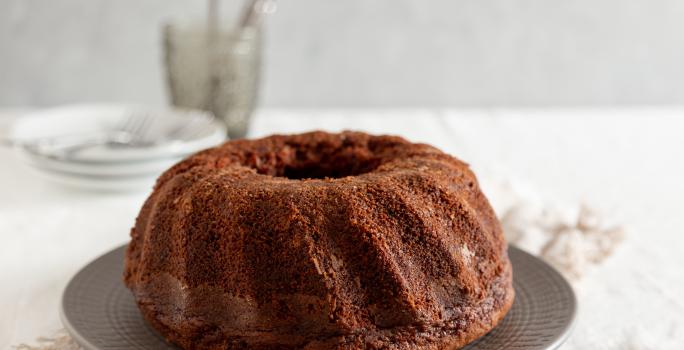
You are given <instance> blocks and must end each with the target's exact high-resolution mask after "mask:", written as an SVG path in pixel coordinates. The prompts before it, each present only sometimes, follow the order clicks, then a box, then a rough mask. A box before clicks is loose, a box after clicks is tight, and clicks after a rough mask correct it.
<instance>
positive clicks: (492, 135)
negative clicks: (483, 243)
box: [0, 108, 684, 349]
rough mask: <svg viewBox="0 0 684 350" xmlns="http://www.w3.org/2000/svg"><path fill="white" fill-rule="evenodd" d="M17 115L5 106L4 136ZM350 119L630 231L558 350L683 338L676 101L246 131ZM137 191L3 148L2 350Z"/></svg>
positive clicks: (679, 113) (51, 301) (122, 229)
mask: <svg viewBox="0 0 684 350" xmlns="http://www.w3.org/2000/svg"><path fill="white" fill-rule="evenodd" d="M16 114H17V113H14V112H12V111H4V112H2V111H0V131H1V130H2V124H7V120H8V119H9V118H10V117H12V116H14V115H16ZM3 120H4V122H3ZM346 128H349V129H358V130H366V131H370V132H375V133H392V134H400V135H403V136H406V137H408V138H409V139H411V140H414V141H421V142H427V143H431V144H434V145H436V146H438V147H440V148H442V149H444V150H445V151H447V152H450V153H452V154H454V155H456V156H458V157H460V158H462V159H464V160H466V161H468V162H469V163H471V165H472V166H473V168H474V169H475V171H476V172H487V173H496V174H498V175H499V176H505V177H508V176H510V177H511V178H516V179H522V180H524V181H526V182H527V183H529V184H532V185H533V186H534V187H535V188H536V189H537V190H538V191H539V193H540V194H541V195H542V196H543V197H544V198H546V199H548V200H549V201H561V202H565V203H579V202H580V201H585V202H587V203H589V204H590V205H591V206H593V207H596V208H598V209H600V210H602V211H603V212H607V213H610V214H612V215H613V216H614V217H616V218H618V220H620V222H622V223H624V224H625V225H626V226H627V227H628V228H629V229H630V234H629V235H628V237H627V239H626V240H625V242H624V243H623V244H622V245H621V246H620V247H619V249H618V250H617V252H616V254H615V255H614V256H612V257H610V258H609V259H608V260H607V261H606V262H605V263H604V264H603V265H602V266H600V267H599V268H597V269H595V270H593V271H592V272H591V273H590V274H589V275H588V276H586V277H585V279H584V280H583V281H582V283H581V284H580V285H578V286H577V288H576V292H577V294H578V297H579V301H580V314H579V322H578V324H577V327H576V329H575V332H574V333H573V336H572V337H571V338H570V340H569V342H568V343H567V344H566V345H564V346H563V347H562V348H563V349H682V347H683V346H684V301H683V299H682V296H684V271H683V270H684V252H683V249H684V245H683V243H684V154H683V152H684V109H677V108H669V109H653V108H641V109H622V110H610V109H575V110H571V109H562V110H559V109H548V110H402V111H388V110H378V111H372V110H360V111H313V110H308V111H293V110H287V111H281V110H268V111H262V112H261V113H259V115H258V116H257V118H256V119H255V122H254V125H253V128H252V130H253V132H252V136H262V135H266V134H270V133H273V132H280V133H287V132H297V131H303V130H310V129H326V130H340V129H346ZM485 191H486V188H485ZM145 196H146V193H140V194H123V195H112V194H109V195H104V194H95V193H87V192H78V191H75V190H68V189H65V188H60V187H57V186H55V185H52V184H50V183H46V182H44V180H42V179H41V178H40V177H38V176H36V174H34V173H33V172H32V171H31V169H29V168H27V167H26V166H25V165H24V164H22V163H21V162H20V161H19V159H18V158H17V157H16V156H15V154H14V153H12V152H11V151H9V150H6V149H2V150H0V235H2V236H1V237H2V241H1V242H0V348H3V349H5V348H11V345H13V344H17V343H19V342H30V341H32V340H33V339H35V338H36V337H38V336H41V335H50V334H51V333H53V332H54V331H55V330H57V329H59V328H61V325H60V321H59V317H58V311H57V310H58V303H59V296H60V293H61V291H62V288H63V287H64V286H65V284H66V282H67V281H68V279H69V278H70V277H71V275H73V274H74V273H75V272H76V271H77V270H78V269H79V268H80V267H81V266H83V265H84V264H86V263H87V262H88V261H90V260H91V259H93V258H95V257H97V256H98V255H100V254H102V253H104V252H106V251H107V250H109V249H112V248H113V247H116V246H117V245H120V244H123V243H125V242H126V241H127V239H128V231H129V228H130V226H131V225H132V223H133V220H134V218H135V216H136V214H137V211H138V209H139V207H140V206H141V203H142V201H143V200H144V198H145ZM491 200H492V201H494V202H496V200H497V199H496V198H491ZM628 344H636V345H628Z"/></svg>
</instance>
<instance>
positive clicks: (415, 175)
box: [124, 132, 513, 349]
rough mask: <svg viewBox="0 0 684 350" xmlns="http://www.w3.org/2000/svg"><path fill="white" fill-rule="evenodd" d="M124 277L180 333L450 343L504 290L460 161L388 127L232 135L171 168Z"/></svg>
mask: <svg viewBox="0 0 684 350" xmlns="http://www.w3.org/2000/svg"><path fill="white" fill-rule="evenodd" d="M131 237H132V239H131V242H130V245H129V246H128V250H127V252H126V266H125V273H124V274H125V276H124V280H125V283H126V285H127V286H128V288H130V289H131V290H132V292H133V294H134V296H135V299H136V301H137V303H138V306H139V307H140V310H141V311H142V314H143V316H144V317H145V319H146V320H147V321H148V322H149V323H150V324H151V325H152V326H153V327H154V328H156V329H157V330H158V331H159V332H160V333H161V334H162V335H163V336H164V337H165V338H167V339H168V340H169V341H171V342H173V343H175V344H177V345H179V346H180V347H182V348H184V349H455V348H460V347H462V346H464V345H466V344H468V343H469V342H471V341H472V340H474V339H476V338H478V337H480V336H482V335H484V334H485V333H487V332H489V331H490V330H491V329H492V328H493V327H494V326H495V325H496V324H497V323H498V322H499V321H500V320H501V319H502V318H503V317H504V315H505V314H506V312H507V311H508V309H509V308H510V307H511V304H512V302H513V287H512V278H511V265H510V262H509V260H508V256H507V252H506V243H505V241H504V238H503V235H502V232H501V228H500V225H499V222H498V221H497V219H496V217H495V215H494V213H493V211H492V209H491V207H490V205H489V203H488V202H487V199H486V198H485V196H484V195H483V194H482V192H481V191H480V189H479V187H478V183H477V180H476V178H475V176H474V175H473V173H472V172H471V171H470V170H469V168H468V165H467V164H465V163H463V162H461V161H459V160H458V159H455V158H453V157H451V156H449V155H447V154H445V153H443V152H441V151H439V150H438V149H436V148H433V147H431V146H428V145H424V144H414V143H410V142H408V141H406V140H404V139H402V138H399V137H392V136H371V135H368V134H364V133H359V132H343V133H339V134H330V133H324V132H311V133H306V134H300V135H291V136H282V135H276V136H271V137H266V138H263V139H258V140H237V141H230V142H227V143H225V144H223V145H221V146H219V147H215V148H212V149H208V150H205V151H203V152H200V153H198V154H195V155H194V156H191V157H190V158H187V159H185V160H184V161H182V162H180V163H178V164H176V165H175V166H174V167H172V168H171V169H169V170H168V171H166V172H165V173H164V174H163V175H162V176H161V177H160V178H159V179H158V180H157V184H156V185H155V188H154V191H153V193H152V194H151V195H150V197H149V198H148V199H147V201H146V202H145V204H144V206H143V208H142V210H141V211H140V214H139V216H138V218H137V220H136V224H135V227H134V228H133V229H132V231H131Z"/></svg>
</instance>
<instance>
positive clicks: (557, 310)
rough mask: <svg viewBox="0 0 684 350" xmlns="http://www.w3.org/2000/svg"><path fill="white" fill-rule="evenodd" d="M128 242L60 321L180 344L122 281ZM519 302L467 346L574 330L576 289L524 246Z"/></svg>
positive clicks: (98, 346) (500, 344) (518, 259)
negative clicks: (151, 322) (149, 317)
mask: <svg viewBox="0 0 684 350" xmlns="http://www.w3.org/2000/svg"><path fill="white" fill-rule="evenodd" d="M124 249H125V247H120V248H117V249H115V250H113V251H111V252H109V253H107V254H105V255H103V256H101V257H100V258H98V259H97V260H95V261H93V262H92V263H90V264H89V265H88V266H86V267H85V268H83V270H81V271H80V272H79V273H78V274H76V276H74V278H73V279H72V280H71V282H69V284H68V285H67V287H66V290H65V291H64V296H63V297H62V310H61V314H62V322H63V323H64V326H65V328H66V329H67V331H69V333H70V334H71V335H72V336H73V338H74V339H75V340H76V341H77V342H78V343H79V344H81V345H82V346H83V347H84V348H85V349H88V350H103V349H109V350H119V349H127V350H130V349H148V350H149V349H153V350H157V349H177V348H176V347H174V346H172V345H169V344H167V343H166V342H165V341H164V339H163V338H162V337H161V336H160V335H158V334H157V333H156V332H155V331H154V330H153V329H152V328H151V327H149V326H148V325H147V324H146V323H145V321H144V320H143V318H142V316H141V315H140V312H139V311H138V307H137V306H136V304H135V301H134V300H133V296H132V295H131V293H130V292H129V291H128V289H126V287H124V285H123V282H122V281H121V275H122V269H123V267H122V264H123V256H124ZM509 254H510V258H511V261H512V262H513V283H514V285H515V292H516V297H515V303H514V304H513V308H512V309H511V311H509V313H508V315H506V317H505V318H504V320H503V322H501V324H499V325H498V326H497V327H496V328H494V330H492V331H491V332H490V333H489V334H487V335H485V336H484V337H482V338H480V339H478V340H477V341H475V342H474V343H472V344H470V345H469V346H467V347H466V349H468V350H475V349H478V350H482V349H488V350H491V349H519V350H540V349H556V348H558V347H559V346H560V345H561V344H562V343H563V342H564V341H565V339H566V338H567V337H568V335H569V334H570V330H571V328H572V324H573V320H574V318H575V309H576V307H577V306H576V301H575V295H574V294H573V292H572V288H571V287H570V285H568V283H567V282H566V281H565V280H564V279H563V277H561V275H559V274H558V272H556V271H555V270H554V269H553V268H552V267H550V266H549V265H547V264H546V263H544V262H543V261H541V260H539V259H537V258H535V257H534V256H532V255H530V254H527V253H525V252H523V251H522V250H520V249H518V248H515V247H511V248H510V249H509Z"/></svg>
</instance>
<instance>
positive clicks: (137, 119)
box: [9, 105, 226, 191]
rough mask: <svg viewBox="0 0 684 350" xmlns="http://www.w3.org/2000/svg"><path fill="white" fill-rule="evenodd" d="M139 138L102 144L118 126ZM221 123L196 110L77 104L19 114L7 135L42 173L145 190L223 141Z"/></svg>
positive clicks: (74, 182) (81, 184) (92, 185)
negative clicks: (175, 167) (181, 162)
mask: <svg viewBox="0 0 684 350" xmlns="http://www.w3.org/2000/svg"><path fill="white" fill-rule="evenodd" d="M122 128H128V129H134V131H135V132H136V133H137V134H138V138H137V139H136V140H137V141H138V142H136V143H134V144H123V143H117V144H112V142H104V141H103V140H105V139H106V138H107V137H109V136H108V135H112V134H113V133H116V132H120V129H122ZM225 135H226V130H225V127H224V126H223V124H222V123H220V122H219V121H217V120H216V119H215V118H213V117H212V116H211V115H210V114H207V113H205V112H201V111H195V110H182V109H159V108H156V109H155V108H150V107H140V106H123V105H76V106H67V107H60V108H54V109H49V110H43V111H40V112H37V113H32V114H30V115H27V116H25V117H22V118H19V119H18V120H17V122H16V123H15V124H14V125H13V126H12V128H11V131H10V135H9V136H10V138H11V140H12V142H13V143H15V144H16V145H17V148H18V149H19V150H20V152H21V154H22V156H23V158H24V159H26V161H27V163H28V164H29V165H31V166H32V167H33V168H35V169H37V170H38V172H39V173H40V174H41V175H43V177H45V178H47V179H48V180H51V181H53V182H58V183H60V184H63V185H67V186H71V187H78V188H84V189H91V190H101V191H137V190H149V189H151V188H152V186H153V185H154V181H155V179H156V178H157V177H158V176H159V175H160V174H161V173H162V172H163V171H164V170H166V169H168V168H169V167H171V166H172V165H173V164H175V163H177V162H178V161H179V160H181V159H183V158H185V157H187V156H188V155H190V154H193V153H195V152H197V151H200V150H202V149H205V148H209V147H212V146H215V145H217V144H220V143H222V142H223V141H224V140H225Z"/></svg>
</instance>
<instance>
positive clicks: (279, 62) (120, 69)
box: [0, 0, 684, 107]
mask: <svg viewBox="0 0 684 350" xmlns="http://www.w3.org/2000/svg"><path fill="white" fill-rule="evenodd" d="M238 4H239V3H238V2H236V1H226V5H227V6H226V7H228V8H229V10H228V11H226V12H228V13H230V12H234V11H232V10H233V9H236V8H238V7H239V5H238ZM203 14H204V2H202V1H190V0H184V1H181V0H144V1H138V0H42V1H41V0H0V105H51V104H58V103H67V102H80V101H127V102H143V103H164V102H165V101H166V95H165V89H164V80H163V71H162V66H161V60H160V57H161V55H160V50H159V49H160V31H159V29H160V24H161V23H162V22H163V21H164V20H167V19H170V18H175V17H193V16H202V15H203ZM267 40H268V42H267V47H266V60H267V61H266V66H265V79H264V85H263V89H262V92H263V98H262V101H263V104H265V105H268V106H284V107H319V106H323V107H334V106H341V107H382V106H399V107H401V106H492V105H506V106H520V105H523V106H528V105H532V106H539V105H542V106H545V105H596V104H607V105H613V104H619V105H622V104H679V103H684V2H683V1H679V0H572V1H561V0H457V1H454V0H429V1H426V0H373V1H368V0H366V1H363V0H282V1H280V8H279V11H278V13H277V14H276V15H275V16H273V17H272V18H270V19H269V23H268V28H267Z"/></svg>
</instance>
